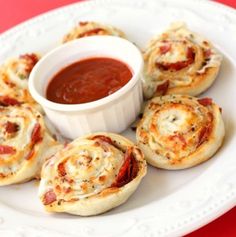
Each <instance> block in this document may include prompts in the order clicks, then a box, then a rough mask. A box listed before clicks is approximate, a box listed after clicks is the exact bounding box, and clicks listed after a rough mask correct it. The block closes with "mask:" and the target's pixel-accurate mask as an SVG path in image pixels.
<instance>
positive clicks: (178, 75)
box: [143, 23, 222, 99]
mask: <svg viewBox="0 0 236 237" xmlns="http://www.w3.org/2000/svg"><path fill="white" fill-rule="evenodd" d="M144 61H145V68H144V80H143V89H144V96H145V97H146V98H147V99H148V98H152V97H154V96H160V95H165V94H188V95H192V96H196V95H199V94H200V93H202V92H203V91H205V90H206V89H207V88H209V87H210V86H211V84H212V83H213V82H214V80H215V78H216V76H217V74H218V72H219V68H220V65H221V61H222V56H221V55H220V54H219V53H218V52H217V50H216V49H215V48H214V47H213V46H212V44H211V43H210V42H209V41H208V40H206V39H204V38H202V37H200V36H199V35H197V34H195V33H193V32H191V31H190V30H189V29H187V28H186V26H185V25H184V24H178V23H176V24H173V25H172V26H171V27H170V29H169V30H167V31H166V32H164V33H163V34H161V35H160V36H157V37H155V38H154V39H152V40H151V41H150V43H149V45H148V47H147V49H146V51H145V52H144Z"/></svg>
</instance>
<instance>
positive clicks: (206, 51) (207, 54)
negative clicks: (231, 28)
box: [204, 49, 212, 58]
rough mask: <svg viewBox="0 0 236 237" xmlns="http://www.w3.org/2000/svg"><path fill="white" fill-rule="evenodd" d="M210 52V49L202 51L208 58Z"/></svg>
mask: <svg viewBox="0 0 236 237" xmlns="http://www.w3.org/2000/svg"><path fill="white" fill-rule="evenodd" d="M211 54H212V52H211V49H207V50H205V51H204V57H205V58H210V56H211Z"/></svg>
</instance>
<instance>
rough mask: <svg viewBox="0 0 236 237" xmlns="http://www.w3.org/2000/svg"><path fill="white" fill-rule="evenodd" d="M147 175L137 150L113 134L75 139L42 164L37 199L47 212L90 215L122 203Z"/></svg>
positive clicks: (144, 164)
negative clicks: (38, 197) (38, 198)
mask: <svg viewBox="0 0 236 237" xmlns="http://www.w3.org/2000/svg"><path fill="white" fill-rule="evenodd" d="M145 174H146V162H145V160H144V157H143V154H142V152H141V151H140V149H139V148H138V147H136V146H135V145H134V144H133V143H132V142H130V141H129V140H127V139H126V138H124V137H122V136H120V135H116V134H112V133H96V134H91V135H87V136H84V137H81V138H78V139H76V140H74V141H73V142H71V143H70V144H68V145H67V146H66V147H65V148H64V149H63V150H60V151H59V152H57V153H56V154H55V155H54V156H53V157H51V159H49V160H48V161H47V162H45V164H44V166H43V168H42V173H41V182H40V186H39V196H40V199H41V201H42V203H43V205H44V206H45V208H46V210H47V211H50V212H67V213H71V214H75V215H81V216H90V215H96V214H100V213H103V212H105V211H108V210H110V209H112V208H114V207H116V206H118V205H120V204H122V203H124V202H125V201H126V200H127V199H128V197H129V196H130V195H131V194H132V193H133V192H134V191H135V189H136V188H137V187H138V185H139V183H140V181H141V179H142V178H143V177H144V175H145Z"/></svg>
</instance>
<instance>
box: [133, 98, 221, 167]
mask: <svg viewBox="0 0 236 237" xmlns="http://www.w3.org/2000/svg"><path fill="white" fill-rule="evenodd" d="M224 134H225V130H224V123H223V120H222V116H221V109H220V108H219V107H218V106H217V105H216V104H215V103H213V101H212V99H210V98H203V99H197V98H195V97H191V96H187V95H166V96H162V97H155V98H153V99H152V100H150V101H149V103H148V104H147V105H146V108H145V111H144V115H143V118H142V120H141V121H140V123H139V124H138V127H137V132H136V137H137V140H138V146H139V147H140V148H141V150H142V151H143V152H144V155H145V158H146V160H147V161H148V162H149V163H150V164H151V165H153V166H156V167H159V168H163V169H173V170H175V169H184V168H188V167H192V166H195V165H197V164H199V163H202V162H204V161H205V160H207V159H209V158H210V157H211V156H212V155H213V154H214V153H215V152H216V151H217V150H218V149H219V147H220V146H221V144H222V142H223V138H224Z"/></svg>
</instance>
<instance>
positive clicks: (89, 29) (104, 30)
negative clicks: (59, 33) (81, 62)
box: [63, 21, 125, 43]
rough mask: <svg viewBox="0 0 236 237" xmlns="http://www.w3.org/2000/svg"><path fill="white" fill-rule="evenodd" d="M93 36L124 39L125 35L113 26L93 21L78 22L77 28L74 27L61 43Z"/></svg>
mask: <svg viewBox="0 0 236 237" xmlns="http://www.w3.org/2000/svg"><path fill="white" fill-rule="evenodd" d="M93 35H113V36H118V37H122V38H125V34H124V33H123V32H122V31H121V30H119V29H117V28H115V27H113V26H110V25H104V24H101V23H98V22H94V21H84V22H79V24H78V26H76V27H74V28H73V29H72V30H71V31H70V32H69V33H68V34H66V35H65V36H64V38H63V43H66V42H68V41H71V40H74V39H79V38H83V37H87V36H93Z"/></svg>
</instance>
